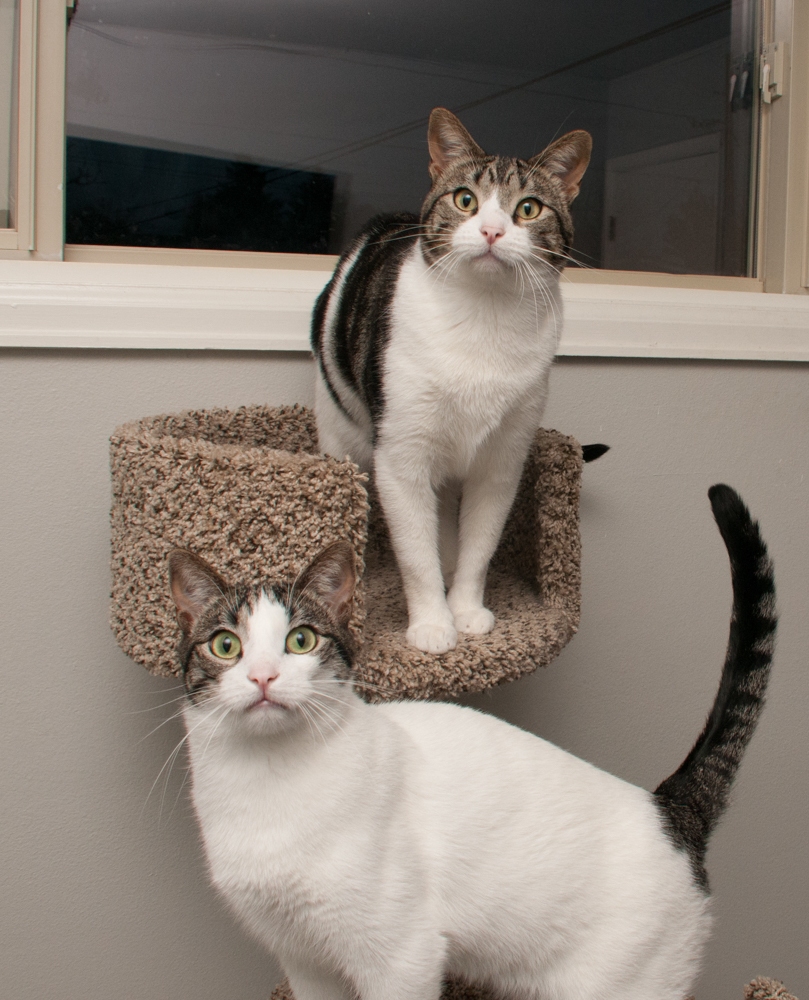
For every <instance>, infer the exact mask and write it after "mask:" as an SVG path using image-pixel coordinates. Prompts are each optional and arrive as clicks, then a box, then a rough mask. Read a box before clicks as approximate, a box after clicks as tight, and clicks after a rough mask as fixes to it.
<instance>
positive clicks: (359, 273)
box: [311, 213, 422, 423]
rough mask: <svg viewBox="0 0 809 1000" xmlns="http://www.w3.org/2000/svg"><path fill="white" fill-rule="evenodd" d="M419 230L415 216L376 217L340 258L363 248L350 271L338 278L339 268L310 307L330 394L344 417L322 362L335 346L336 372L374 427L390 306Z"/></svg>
mask: <svg viewBox="0 0 809 1000" xmlns="http://www.w3.org/2000/svg"><path fill="white" fill-rule="evenodd" d="M421 228H422V227H421V225H420V223H419V217H418V216H417V215H410V214H408V213H399V214H397V215H378V216H376V217H375V218H374V219H372V220H371V221H370V222H369V223H368V225H367V226H366V227H365V228H364V229H363V230H362V232H361V233H360V234H359V236H358V237H357V238H356V239H355V240H354V242H353V243H352V245H351V246H350V247H349V248H348V249H347V250H346V251H345V253H344V255H343V259H344V260H345V259H346V258H348V257H350V256H351V255H352V254H354V253H355V252H356V251H357V248H358V247H361V248H362V249H361V250H360V251H359V254H358V256H357V259H356V260H355V261H354V264H353V265H352V267H351V269H350V270H349V271H348V273H347V274H346V275H345V276H344V277H343V278H342V279H341V278H340V271H339V268H338V270H337V271H336V272H335V275H334V277H333V278H332V279H331V281H330V282H329V283H328V285H326V287H325V288H324V289H323V291H322V292H321V294H320V296H319V297H318V300H317V303H316V304H315V309H314V313H313V315H312V337H311V343H312V351H313V352H314V354H315V357H316V358H317V359H319V360H320V367H321V371H322V372H323V377H324V379H325V381H326V385H327V386H328V389H329V393H330V394H331V397H332V399H333V400H334V402H335V403H336V404H337V405H338V406H339V407H340V409H341V410H342V411H343V413H346V410H345V407H344V406H343V403H342V401H341V400H340V398H339V395H338V393H337V391H336V388H335V386H334V385H333V384H332V382H331V380H330V379H329V377H328V372H327V370H326V368H325V366H324V365H323V362H322V359H321V352H322V350H323V347H324V344H325V343H328V342H331V343H332V344H333V345H334V361H335V363H336V367H337V370H338V371H339V373H340V375H341V377H342V378H343V379H344V380H345V381H346V383H347V384H348V385H349V386H350V387H351V388H352V389H353V390H354V392H355V393H356V394H357V395H358V396H359V398H360V399H361V400H362V401H363V402H364V403H365V405H366V407H367V408H368V410H369V412H370V413H371V416H372V418H373V420H374V423H376V422H377V420H378V418H379V416H380V415H381V413H382V408H383V391H382V358H383V356H384V353H385V348H386V347H387V344H388V340H389V338H390V304H391V301H392V299H393V296H394V293H395V291H396V282H397V280H398V278H399V270H400V268H401V266H402V262H403V259H404V257H405V256H406V254H407V253H408V252H409V251H410V249H411V248H412V246H413V245H414V243H415V242H416V241H417V240H418V237H419V234H420V232H421ZM340 282H341V284H342V292H341V294H340V302H339V305H338V308H337V313H336V315H335V317H334V333H333V335H332V336H329V335H328V334H327V333H326V331H325V330H324V324H325V319H326V313H327V311H328V308H329V303H330V300H331V297H332V295H333V294H334V291H335V287H336V285H337V284H338V283H340ZM346 416H349V414H348V413H346Z"/></svg>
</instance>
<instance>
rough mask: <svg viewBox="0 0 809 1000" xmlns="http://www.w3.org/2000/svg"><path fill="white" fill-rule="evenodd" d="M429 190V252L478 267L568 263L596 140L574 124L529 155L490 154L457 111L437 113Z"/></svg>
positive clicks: (424, 217)
mask: <svg viewBox="0 0 809 1000" xmlns="http://www.w3.org/2000/svg"><path fill="white" fill-rule="evenodd" d="M428 142H429V147H430V176H431V178H432V181H433V185H432V188H431V189H430V193H429V194H428V195H427V198H426V200H425V202H424V205H423V206H422V210H421V224H422V226H423V236H422V252H423V254H424V256H425V258H426V260H427V261H428V263H430V264H437V263H438V261H439V260H440V259H441V258H442V257H444V256H447V255H454V256H455V257H458V258H460V259H461V260H468V261H475V262H476V264H477V265H478V266H479V267H481V266H482V267H487V266H488V267H493V266H496V265H497V264H498V263H499V264H506V265H512V266H516V265H518V263H519V262H521V261H525V262H528V261H532V260H533V261H540V262H545V263H550V264H551V265H552V266H553V267H554V268H555V269H556V270H561V269H562V267H563V266H564V261H565V259H566V252H567V251H566V248H567V247H569V246H570V244H571V243H572V242H573V222H572V220H571V218H570V203H571V202H572V201H573V199H574V198H575V197H576V195H577V194H578V192H579V184H580V182H581V179H582V176H583V175H584V171H585V170H586V169H587V164H588V163H589V161H590V152H591V150H592V140H591V138H590V136H589V135H588V133H587V132H582V131H576V132H569V133H568V134H567V135H564V136H562V138H561V139H557V140H556V142H554V143H552V144H551V145H550V146H548V148H547V149H545V150H544V151H543V152H542V153H540V154H539V155H537V156H534V157H532V158H531V159H530V160H521V159H517V158H515V157H510V156H488V155H487V154H486V153H485V152H484V151H483V150H482V149H481V148H480V146H478V144H477V143H476V142H475V141H474V139H473V138H472V136H471V135H470V134H469V133H468V132H467V131H466V129H465V128H464V126H463V125H462V124H461V123H460V121H458V119H457V118H456V117H455V115H453V114H452V113H451V112H450V111H447V110H446V109H445V108H436V109H435V110H434V111H433V113H432V114H431V115H430V126H429V132H428Z"/></svg>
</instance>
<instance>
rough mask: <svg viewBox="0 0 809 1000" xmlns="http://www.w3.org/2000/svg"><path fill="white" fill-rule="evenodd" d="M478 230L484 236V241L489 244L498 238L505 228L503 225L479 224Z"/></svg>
mask: <svg viewBox="0 0 809 1000" xmlns="http://www.w3.org/2000/svg"><path fill="white" fill-rule="evenodd" d="M480 231H481V233H483V235H484V236H485V237H486V242H487V243H488V244H489V246H491V245H492V244H493V243H494V241H495V240H498V239H500V237H501V236H502V235H503V233H504V232H505V229H504V228H503V226H481V227H480Z"/></svg>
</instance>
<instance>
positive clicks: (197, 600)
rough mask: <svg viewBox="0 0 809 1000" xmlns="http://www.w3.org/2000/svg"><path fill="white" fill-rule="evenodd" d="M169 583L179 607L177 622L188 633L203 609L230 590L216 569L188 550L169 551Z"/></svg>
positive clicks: (175, 602)
mask: <svg viewBox="0 0 809 1000" xmlns="http://www.w3.org/2000/svg"><path fill="white" fill-rule="evenodd" d="M169 585H170V587H171V596H172V598H173V599H174V604H175V605H176V607H177V621H179V623H180V628H181V629H182V630H183V632H185V633H186V635H188V634H189V633H190V632H191V631H192V630H193V628H194V624H195V623H196V621H197V620H198V619H199V617H200V615H201V614H202V613H203V611H204V610H205V609H206V608H207V607H208V606H209V605H210V604H212V603H213V602H214V601H216V600H217V599H218V598H220V597H222V595H223V594H225V593H227V590H228V585H227V584H226V583H225V581H224V580H223V579H222V577H221V576H220V575H219V574H218V573H217V572H216V570H215V569H214V568H213V567H212V566H209V565H208V563H206V562H205V560H204V559H201V558H200V557H199V556H197V555H194V553H193V552H189V551H188V549H172V551H171V552H169Z"/></svg>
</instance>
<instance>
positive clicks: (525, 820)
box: [170, 486, 776, 1000]
mask: <svg viewBox="0 0 809 1000" xmlns="http://www.w3.org/2000/svg"><path fill="white" fill-rule="evenodd" d="M710 498H711V504H712V507H713V511H714V516H715V518H716V521H717V523H718V525H719V529H720V531H721V533H722V537H723V538H724V540H725V544H726V546H727V549H728V553H729V555H730V564H731V571H732V579H733V616H732V619H731V625H730V638H729V642H728V651H727V658H726V661H725V666H724V670H723V674H722V679H721V682H720V685H719V691H718V694H717V696H716V701H715V703H714V706H713V708H712V710H711V713H710V715H709V718H708V721H707V723H706V726H705V729H704V731H703V733H702V735H701V736H700V737H699V739H698V740H697V743H696V744H695V746H694V748H693V750H692V751H691V753H690V754H689V755H688V757H687V758H686V760H685V761H684V763H683V764H682V765H681V766H680V767H679V768H678V770H677V771H675V772H674V774H672V775H671V777H669V778H667V779H666V780H665V781H664V782H663V783H662V784H661V785H660V786H659V788H658V789H657V790H656V791H655V792H654V793H653V794H652V793H649V792H646V791H644V790H643V789H640V788H637V787H635V786H633V785H629V784H627V783H626V782H624V781H622V780H620V779H619V778H616V777H613V776H612V775H609V774H606V773H605V772H603V771H600V770H599V769H597V768H595V767H593V766H592V765H590V764H588V763H585V762H584V761H581V760H579V759H578V758H576V757H573V756H572V755H570V754H568V753H566V752H565V751H563V750H560V749H559V748H557V747H555V746H553V745H551V744H549V743H547V742H545V741H544V740H541V739H538V738H537V737H535V736H532V735H530V734H528V733H525V732H522V731H521V730H519V729H516V728H514V727H512V726H510V725H508V724H507V723H505V722H502V721H500V720H498V719H495V718H492V717H490V716H487V715H484V714H482V713H480V712H477V711H474V710H472V709H469V708H461V707H458V706H456V705H450V704H430V703H425V702H411V703H405V702H402V703H385V704H378V705H368V704H366V703H365V702H363V701H361V700H360V699H359V698H358V697H357V696H356V694H355V693H354V691H353V689H352V686H351V672H352V641H351V635H350V633H349V631H348V629H347V622H348V619H349V615H350V611H351V602H352V594H353V589H354V584H355V569H354V554H353V551H352V550H351V548H350V547H349V546H348V545H347V544H345V543H337V544H335V545H332V546H331V547H330V548H328V549H326V550H325V551H324V552H322V553H321V554H320V555H319V556H317V557H316V558H315V560H314V561H313V562H312V564H311V565H310V566H309V567H308V568H307V569H306V570H305V571H304V572H303V573H302V574H301V576H300V577H299V578H298V580H297V581H295V583H294V585H292V586H291V587H289V588H286V587H284V588H276V587H271V586H269V585H268V586H267V587H266V588H264V589H253V590H243V589H239V588H231V587H229V586H228V584H227V583H226V582H225V581H224V580H223V579H222V578H221V577H219V575H218V574H217V573H216V572H215V571H214V570H213V569H212V568H210V567H209V566H207V565H206V564H205V563H204V562H203V561H202V560H201V559H199V558H197V557H196V556H194V555H192V554H191V553H188V552H185V551H184V550H175V551H174V552H173V553H172V554H171V556H170V576H171V588H172V593H173V595H174V599H175V602H176V604H177V609H178V617H179V621H180V624H181V627H182V630H183V639H182V642H181V646H180V657H181V660H182V666H183V671H184V678H185V685H186V689H187V691H188V701H187V705H186V708H185V721H186V725H187V728H188V737H187V738H188V746H189V752H190V759H191V769H192V775H193V799H194V805H195V808H196V812H197V816H198V818H199V822H200V826H201V828H202V834H203V839H204V842H205V848H206V852H207V856H208V861H209V865H210V871H211V877H212V879H213V882H214V884H215V885H216V887H217V888H218V889H219V891H220V892H221V893H222V894H223V896H224V897H225V899H226V900H227V902H228V903H229V905H230V907H231V908H232V909H233V911H234V912H235V913H236V914H237V916H238V917H239V918H240V919H241V921H242V922H243V923H244V925H245V926H246V927H247V929H248V930H249V931H250V932H251V933H252V934H253V936H254V937H256V938H257V939H258V940H259V941H260V942H261V943H262V944H264V945H266V947H267V948H269V949H270V950H271V951H272V952H274V953H275V954H276V955H277V957H278V959H279V961H280V963H281V965H282V966H283V968H284V971H285V972H286V974H287V975H288V977H289V980H290V983H291V985H292V989H293V991H294V993H295V997H296V1000H355V998H359V1000H438V997H439V995H440V992H441V983H442V980H443V979H444V978H445V977H453V978H457V979H460V980H462V981H467V982H470V983H474V984H479V985H481V986H487V987H489V988H490V989H491V990H492V991H493V992H494V994H495V995H497V996H499V997H502V998H503V1000H683V998H684V997H685V996H687V995H688V994H689V993H690V991H691V986H692V983H693V981H694V978H695V976H696V973H697V971H698V966H699V962H700V957H701V952H702V949H703V944H704V942H705V939H706V937H707V935H708V932H709V927H710V917H709V913H708V892H707V878H706V875H705V869H704V866H703V861H704V855H705V847H706V843H707V840H708V837H709V835H710V833H711V831H712V830H713V828H714V826H715V824H716V822H717V820H718V818H719V816H720V814H721V812H722V809H723V807H724V805H725V803H726V799H727V795H728V789H729V787H730V784H731V782H732V781H733V778H734V776H735V773H736V770H737V767H738V764H739V761H740V758H741V756H742V753H743V751H744V748H745V746H746V745H747V743H748V741H749V740H750V737H751V735H752V732H753V729H754V728H755V724H756V720H757V718H758V714H759V711H760V708H761V705H762V701H763V696H764V690H765V688H766V684H767V679H768V675H769V670H770V661H771V657H772V649H773V641H774V633H775V626H776V618H775V604H774V602H775V592H774V584H773V574H772V567H771V564H770V561H769V559H768V557H767V551H766V548H765V546H764V544H763V542H762V540H761V537H760V535H759V531H758V526H757V525H756V524H755V523H754V522H753V521H752V520H751V518H750V515H749V513H748V511H747V509H746V507H745V506H744V504H743V503H742V501H741V500H740V499H739V497H738V496H737V494H736V493H735V492H734V491H733V490H731V489H730V488H729V487H727V486H714V487H713V488H712V489H711V491H710Z"/></svg>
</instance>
